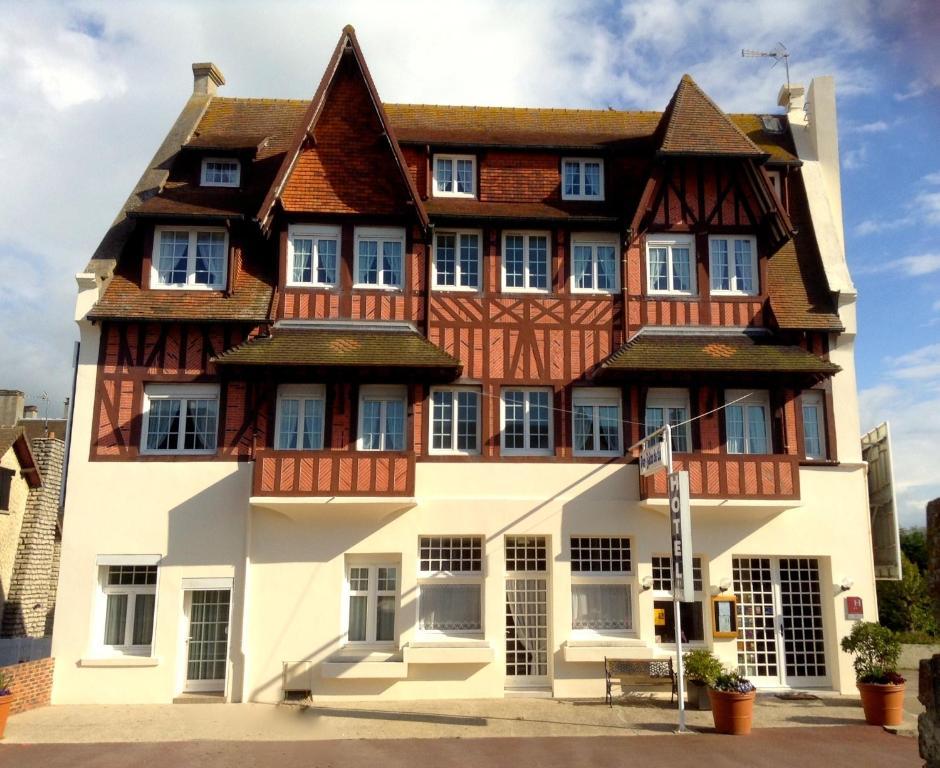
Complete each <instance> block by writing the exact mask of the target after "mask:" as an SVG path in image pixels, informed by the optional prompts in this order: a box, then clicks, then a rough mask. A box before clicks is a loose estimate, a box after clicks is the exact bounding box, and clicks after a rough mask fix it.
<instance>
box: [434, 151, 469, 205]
mask: <svg viewBox="0 0 940 768" xmlns="http://www.w3.org/2000/svg"><path fill="white" fill-rule="evenodd" d="M476 177H477V160H476V158H475V157H474V156H473V155H434V195H435V197H475V196H476Z"/></svg>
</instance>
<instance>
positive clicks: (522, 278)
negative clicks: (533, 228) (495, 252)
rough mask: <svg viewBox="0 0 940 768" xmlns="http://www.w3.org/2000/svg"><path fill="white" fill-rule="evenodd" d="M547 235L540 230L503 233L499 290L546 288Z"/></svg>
mask: <svg viewBox="0 0 940 768" xmlns="http://www.w3.org/2000/svg"><path fill="white" fill-rule="evenodd" d="M548 243H549V238H548V234H547V233H543V232H507V233H506V234H504V235H503V289H504V290H507V291H548V288H549V276H548V275H549V261H550V260H549V254H548Z"/></svg>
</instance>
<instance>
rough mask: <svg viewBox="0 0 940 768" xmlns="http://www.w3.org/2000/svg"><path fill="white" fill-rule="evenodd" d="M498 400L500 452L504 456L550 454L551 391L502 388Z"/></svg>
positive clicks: (551, 446)
mask: <svg viewBox="0 0 940 768" xmlns="http://www.w3.org/2000/svg"><path fill="white" fill-rule="evenodd" d="M502 395H503V396H502V402H501V403H500V410H501V417H502V452H503V453H504V454H506V455H513V454H515V455H521V456H526V455H528V456H550V455H551V454H552V451H553V445H552V432H553V430H552V390H550V389H532V388H527V387H526V388H521V387H513V388H511V389H504V390H503V393H502Z"/></svg>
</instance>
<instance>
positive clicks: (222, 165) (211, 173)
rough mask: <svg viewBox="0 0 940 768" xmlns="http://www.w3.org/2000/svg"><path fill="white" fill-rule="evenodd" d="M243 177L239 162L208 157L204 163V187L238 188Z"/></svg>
mask: <svg viewBox="0 0 940 768" xmlns="http://www.w3.org/2000/svg"><path fill="white" fill-rule="evenodd" d="M240 176H241V166H240V165H239V162H238V160H232V159H231V158H227V157H207V158H205V159H204V160H203V161H202V182H201V183H202V186H204V187H237V186H238V184H239V181H240Z"/></svg>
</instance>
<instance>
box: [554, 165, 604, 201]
mask: <svg viewBox="0 0 940 768" xmlns="http://www.w3.org/2000/svg"><path fill="white" fill-rule="evenodd" d="M561 199H562V200H603V199H604V163H603V161H602V160H599V159H597V158H581V157H566V158H564V159H563V160H562V161H561Z"/></svg>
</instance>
